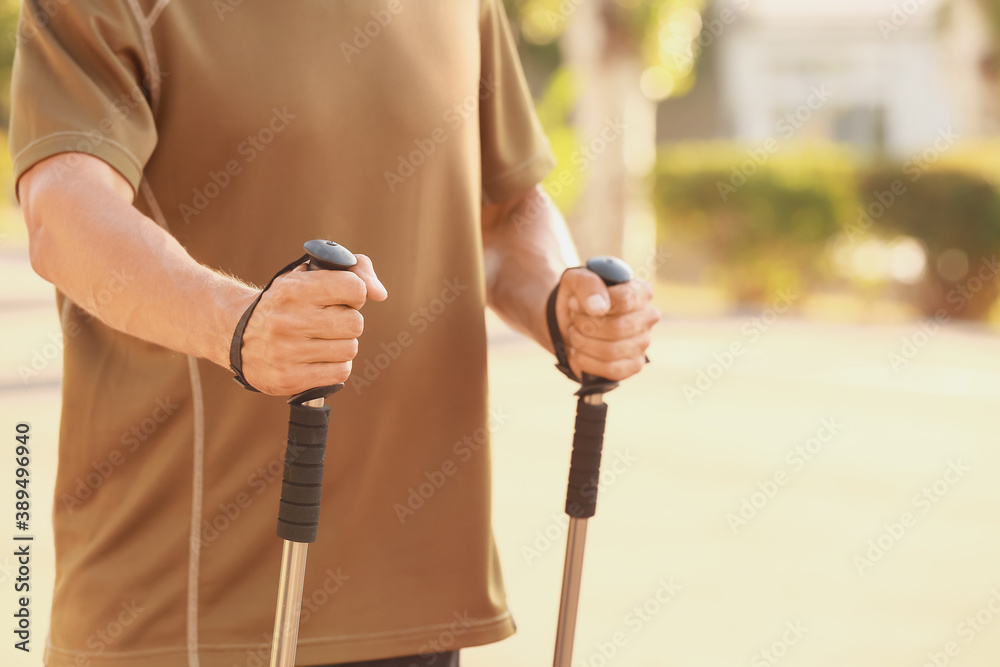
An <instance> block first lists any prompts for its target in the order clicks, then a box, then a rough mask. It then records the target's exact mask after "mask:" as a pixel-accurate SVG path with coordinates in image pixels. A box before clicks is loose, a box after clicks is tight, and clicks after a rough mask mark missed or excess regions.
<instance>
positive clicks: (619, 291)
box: [607, 280, 653, 315]
mask: <svg viewBox="0 0 1000 667" xmlns="http://www.w3.org/2000/svg"><path fill="white" fill-rule="evenodd" d="M608 295H609V296H610V297H611V308H609V309H608V312H607V314H608V315H623V314H625V313H630V312H632V311H633V310H638V309H640V308H642V307H643V306H645V305H646V304H647V303H649V302H650V301H652V300H653V286H652V285H650V284H649V283H648V282H646V281H645V280H630V281H628V282H627V283H622V284H621V285H615V286H614V287H609V288H608Z"/></svg>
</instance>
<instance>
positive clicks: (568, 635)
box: [552, 394, 604, 667]
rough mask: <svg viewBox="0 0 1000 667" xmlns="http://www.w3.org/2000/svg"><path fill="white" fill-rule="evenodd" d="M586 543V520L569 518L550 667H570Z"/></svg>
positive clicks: (596, 399) (592, 400)
mask: <svg viewBox="0 0 1000 667" xmlns="http://www.w3.org/2000/svg"><path fill="white" fill-rule="evenodd" d="M603 397H604V394H591V395H589V396H586V397H585V398H584V399H583V400H584V401H585V402H587V403H589V404H590V405H601V403H603V402H604V400H603ZM586 545H587V519H578V518H576V517H570V520H569V531H568V532H567V534H566V560H565V562H564V563H563V580H562V595H561V597H560V599H559V625H558V626H557V627H556V651H555V657H554V658H553V661H552V665H553V667H570V663H571V662H572V660H573V641H574V639H575V637H576V614H577V609H579V606H580V581H581V579H582V578H583V551H584V548H585V547H586Z"/></svg>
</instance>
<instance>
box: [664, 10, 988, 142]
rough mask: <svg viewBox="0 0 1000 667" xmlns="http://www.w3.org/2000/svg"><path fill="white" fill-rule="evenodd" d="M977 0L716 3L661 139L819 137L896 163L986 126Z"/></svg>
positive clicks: (667, 108) (669, 105)
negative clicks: (691, 77) (943, 138)
mask: <svg viewBox="0 0 1000 667" xmlns="http://www.w3.org/2000/svg"><path fill="white" fill-rule="evenodd" d="M979 2H980V0H720V1H719V2H717V3H716V4H715V6H714V7H713V8H712V11H711V12H710V13H709V15H708V16H707V17H706V20H705V30H706V31H708V32H703V33H702V43H703V44H704V48H703V49H702V54H701V63H700V65H699V74H700V76H701V80H699V82H698V84H696V87H695V89H694V90H693V91H692V93H691V94H690V95H688V96H687V97H685V98H679V99H677V100H668V101H667V102H665V103H664V104H663V105H662V108H661V112H660V122H659V127H660V128H661V134H660V137H661V139H663V140H667V141H670V140H681V139H685V138H705V139H707V138H727V139H735V140H738V141H747V142H758V141H761V140H764V139H767V138H769V137H777V138H779V139H789V138H792V137H793V136H794V137H795V138H809V137H824V138H828V139H833V140H837V141H842V142H846V143H850V144H853V145H855V146H857V147H858V148H860V149H862V150H863V151H865V152H868V153H870V154H885V155H887V156H889V157H896V158H901V157H904V156H907V155H910V154H912V153H914V152H916V151H918V150H920V149H921V148H923V147H925V146H927V145H928V144H930V143H931V142H933V140H934V139H935V137H936V136H937V135H938V133H939V132H940V131H942V130H945V129H947V128H949V127H951V128H953V129H954V131H956V132H957V133H958V134H959V135H961V136H962V137H963V138H968V137H973V136H982V135H986V134H993V133H996V131H997V101H998V94H997V90H996V74H995V67H994V66H993V64H992V63H993V62H994V61H995V57H993V56H992V44H991V42H990V39H989V26H988V25H987V22H986V20H985V17H984V15H983V14H982V11H981V9H980V6H979ZM713 31H714V34H713ZM818 93H821V94H818ZM817 99H821V102H817Z"/></svg>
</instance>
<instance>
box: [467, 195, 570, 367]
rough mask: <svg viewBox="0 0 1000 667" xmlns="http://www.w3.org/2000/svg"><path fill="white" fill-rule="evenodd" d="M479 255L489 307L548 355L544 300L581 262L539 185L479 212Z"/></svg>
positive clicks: (560, 215)
mask: <svg viewBox="0 0 1000 667" xmlns="http://www.w3.org/2000/svg"><path fill="white" fill-rule="evenodd" d="M483 252H484V261H485V266H486V293H487V300H488V302H489V305H490V307H492V308H493V310H495V311H496V312H497V313H498V314H499V315H500V317H502V318H503V319H504V321H505V322H507V323H508V324H510V325H511V326H513V327H514V328H515V329H517V330H518V331H521V332H522V333H525V334H527V335H528V336H531V337H532V338H533V339H535V340H536V341H538V343H539V344H541V345H542V346H543V347H545V348H546V349H548V350H549V351H552V341H551V339H550V338H549V333H548V327H547V324H546V320H545V301H546V299H547V298H548V296H549V293H550V292H551V291H552V288H553V287H555V286H556V284H557V283H558V282H559V277H560V276H561V275H562V273H563V271H565V270H566V269H567V268H568V267H570V266H576V265H577V264H579V261H578V260H577V255H576V250H575V248H574V247H573V243H572V241H571V240H570V237H569V233H568V232H567V230H566V224H565V222H564V221H563V218H562V214H561V213H560V212H559V209H558V208H556V205H555V204H554V203H553V202H552V200H551V199H550V198H549V197H548V195H546V194H545V192H544V190H542V188H541V187H540V186H538V187H536V188H534V189H533V190H531V191H529V192H528V193H527V194H526V195H525V196H523V197H521V198H518V199H515V200H511V201H509V202H505V203H503V204H499V205H490V206H485V207H484V208H483Z"/></svg>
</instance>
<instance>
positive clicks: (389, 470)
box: [11, 0, 658, 667]
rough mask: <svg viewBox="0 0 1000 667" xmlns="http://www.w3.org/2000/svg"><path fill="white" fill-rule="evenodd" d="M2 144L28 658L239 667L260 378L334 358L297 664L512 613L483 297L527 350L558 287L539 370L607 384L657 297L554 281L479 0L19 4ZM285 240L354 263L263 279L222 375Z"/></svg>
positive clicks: (263, 590)
mask: <svg viewBox="0 0 1000 667" xmlns="http://www.w3.org/2000/svg"><path fill="white" fill-rule="evenodd" d="M11 147H12V152H13V156H14V168H15V175H16V177H17V178H18V194H19V198H20V201H21V204H22V206H23V210H24V215H25V219H26V221H27V224H28V228H29V232H30V251H31V260H32V265H33V267H34V268H35V270H36V271H37V272H38V273H39V274H40V275H41V276H43V277H44V278H46V279H47V280H49V281H51V282H52V283H53V284H54V285H55V286H56V287H57V289H58V293H57V300H58V305H59V308H60V312H61V315H62V326H63V331H64V335H65V361H64V365H65V370H64V379H63V421H62V430H61V436H60V444H59V472H58V478H57V482H56V510H55V517H54V523H55V536H56V545H55V546H56V557H57V581H56V587H55V599H54V605H53V610H52V630H51V635H50V638H49V642H48V647H47V651H46V664H47V665H50V666H51V667H62V666H64V665H65V666H69V665H76V666H79V665H89V666H91V667H118V666H121V665H126V664H127V665H130V666H135V667H175V666H179V665H187V666H189V667H194V666H198V665H200V666H202V667H230V666H232V665H247V666H248V667H249V666H253V665H258V664H264V663H266V656H267V651H268V647H269V640H268V637H269V634H270V629H271V624H272V621H273V613H274V601H275V596H276V588H277V571H278V561H279V558H280V541H279V540H278V539H277V538H276V537H275V536H274V532H273V531H274V521H275V512H276V507H277V497H278V489H279V488H280V481H279V480H280V474H281V465H280V461H281V457H282V450H283V445H284V429H285V424H286V423H287V422H286V420H287V407H286V406H285V404H284V401H282V400H278V399H275V398H271V397H270V396H267V394H270V395H273V396H287V395H289V394H292V393H296V392H299V391H302V390H305V389H308V388H310V387H313V386H317V385H327V384H332V383H337V382H342V381H345V380H346V381H348V384H347V387H346V388H345V389H344V390H343V391H342V392H340V393H339V394H337V396H336V397H335V399H333V400H332V401H331V403H332V408H333V412H332V419H331V429H330V439H329V441H330V447H329V449H328V455H327V472H326V478H325V483H324V486H325V488H324V493H323V514H322V517H323V523H322V525H321V528H320V535H319V538H318V541H317V542H316V543H315V544H314V545H313V547H312V548H311V550H310V557H309V569H308V572H307V577H306V584H305V602H304V607H303V617H302V626H301V632H300V640H299V641H300V644H299V650H298V662H299V664H302V665H319V664H332V663H337V664H341V663H354V662H361V661H372V660H380V661H381V660H384V662H378V663H376V664H379V665H411V664H416V665H431V664H435V665H447V664H456V665H457V663H458V659H457V650H458V649H459V648H462V647H466V646H474V645H479V644H484V643H488V642H493V641H497V640H500V639H502V638H504V637H506V636H508V635H510V634H511V633H512V632H513V631H514V625H513V621H512V620H511V617H510V614H509V612H508V611H507V608H506V603H505V600H504V593H503V584H502V581H501V577H500V573H499V569H498V563H497V559H496V552H495V549H494V545H493V539H492V535H491V531H490V487H489V448H488V429H489V422H490V415H489V412H488V408H487V396H486V365H485V363H486V346H485V329H484V318H483V309H484V307H485V305H486V304H487V303H488V304H489V305H490V306H492V307H493V308H494V309H495V310H496V311H497V312H499V313H500V314H501V315H502V316H503V317H504V318H505V319H506V320H507V321H508V322H510V323H511V324H512V325H514V326H515V327H517V328H518V329H520V330H521V331H523V332H525V333H526V334H528V335H530V336H531V337H533V338H534V339H535V340H537V341H538V342H539V343H541V344H542V345H545V346H547V347H549V348H550V349H551V342H550V340H549V334H548V332H547V330H546V321H545V314H544V310H545V307H544V306H545V301H546V298H547V296H548V294H549V293H550V291H551V290H552V288H553V287H554V286H555V285H556V284H557V283H560V276H562V278H561V289H560V293H559V294H560V296H559V302H558V308H557V312H558V320H559V326H560V330H561V332H562V335H563V337H564V338H565V340H566V341H567V343H568V345H569V347H570V351H569V358H570V363H571V365H572V367H573V369H574V370H575V371H576V372H577V373H579V372H581V371H586V372H590V373H594V374H598V375H603V376H607V377H610V378H613V379H623V378H625V377H627V376H630V375H632V374H634V373H636V372H638V370H639V369H640V368H641V366H642V363H643V358H644V352H645V350H646V347H647V345H648V343H649V330H650V328H651V326H652V325H653V323H654V322H655V321H656V319H657V318H658V314H657V313H656V311H655V310H654V309H653V308H652V307H651V306H650V288H649V286H648V285H647V284H645V283H641V282H638V281H633V282H632V283H629V284H627V285H622V286H618V287H615V288H613V289H611V290H608V289H606V288H605V287H604V285H603V284H602V283H601V281H600V280H599V279H598V278H597V277H596V276H595V275H594V274H591V273H589V272H587V271H582V270H577V271H570V272H567V273H565V274H563V270H564V269H565V268H566V267H567V266H572V265H574V264H576V263H577V262H576V259H575V258H574V257H572V249H571V246H570V245H569V243H568V240H567V236H566V234H565V229H564V226H563V223H562V221H561V219H560V216H559V214H558V212H557V210H556V209H555V208H554V206H553V205H552V203H551V202H550V200H549V199H548V198H547V197H546V196H545V195H544V193H543V191H542V190H541V189H540V188H539V186H538V182H539V181H540V179H541V178H542V177H543V176H544V175H545V174H546V173H547V172H548V171H549V169H550V168H551V166H552V160H551V157H550V154H549V151H548V148H547V142H546V140H545V138H544V136H543V134H542V132H541V130H540V128H539V125H538V122H537V119H536V118H535V116H534V114H533V111H532V106H531V99H530V96H529V94H528V91H527V88H526V86H525V83H524V80H523V75H522V73H521V71H520V66H519V64H518V61H517V56H516V50H515V48H514V44H513V41H512V38H511V34H510V29H509V27H508V24H507V19H506V17H505V15H504V12H503V8H502V4H501V2H500V0H482V1H481V2H470V1H469V0H436V1H435V2H433V3H430V2H426V3H423V2H413V1H412V0H341V1H338V2H330V1H325V2H321V1H318V0H304V1H299V2H291V3H285V2H283V3H277V2H275V3H263V2H236V1H233V0H219V1H217V2H211V3H210V2H195V1H193V0H173V2H170V1H169V0H113V1H111V2H97V1H96V0H79V1H74V2H61V1H60V2H41V1H40V0H26V1H25V2H24V5H23V13H22V24H21V28H20V30H19V44H18V52H17V57H16V63H15V74H14V84H13V112H12V122H11ZM311 238H330V239H333V240H335V241H337V242H340V243H342V244H344V245H345V246H346V247H347V248H350V249H352V250H357V251H363V252H364V253H366V254H367V255H370V256H371V257H372V258H374V259H375V261H376V263H377V265H378V267H379V272H378V275H376V272H375V269H374V268H373V265H372V262H371V261H369V260H368V259H367V257H365V256H364V255H359V256H358V260H359V263H358V266H357V267H356V268H355V269H354V270H353V271H352V272H322V271H317V272H306V271H304V270H302V268H301V267H300V268H299V269H297V270H295V271H292V272H290V273H288V274H286V275H285V276H283V277H281V278H278V279H277V280H276V281H275V282H274V284H273V286H272V287H271V288H270V289H269V290H267V292H266V293H265V294H264V296H263V299H262V301H261V303H260V305H259V306H258V307H257V310H256V311H255V312H254V314H253V316H252V317H251V319H250V321H249V323H248V325H247V327H246V331H245V336H244V339H243V347H242V363H243V371H244V375H245V377H246V379H247V381H248V382H249V383H250V384H251V385H253V386H254V387H256V388H257V389H258V390H260V392H262V393H251V392H248V391H245V390H243V389H241V388H240V387H239V386H237V385H236V384H234V383H233V381H232V372H231V371H229V370H228V366H229V346H230V342H231V339H232V337H233V333H234V329H235V327H236V324H237V322H238V320H239V319H240V316H241V315H242V313H243V312H244V311H245V310H246V308H247V307H248V305H249V304H250V303H251V302H252V300H253V299H254V298H255V296H256V295H257V294H258V292H259V289H258V288H255V287H252V286H251V285H250V283H252V284H254V285H263V284H264V283H265V282H266V281H267V280H268V279H269V278H270V277H271V275H272V274H273V272H274V271H276V270H277V269H278V268H279V267H281V266H283V265H284V264H286V263H287V262H288V261H290V260H291V259H292V258H294V257H296V256H298V255H299V254H300V253H301V244H302V242H303V241H305V240H308V239H311ZM383 284H384V285H385V286H388V288H389V291H390V292H391V296H390V297H389V298H388V300H386V298H387V296H388V295H389V293H388V292H387V290H386V287H384V286H383ZM369 300H372V301H375V302H381V301H383V300H385V303H373V304H367V305H366V303H367V301H369ZM363 306H364V318H363V319H362V316H361V312H360V311H361V310H362V307H363ZM362 328H364V329H365V333H364V345H363V346H361V348H360V352H359V346H358V338H359V336H360V335H361V333H362ZM352 368H353V375H352V374H351V373H352ZM95 470H99V471H103V472H102V474H100V475H98V476H96V477H95V476H94V475H91V474H90V473H92V472H93V471H95ZM442 471H444V472H443V473H442ZM429 479H432V480H435V482H436V483H434V484H432V486H433V487H434V490H433V494H424V496H428V497H424V496H421V499H422V500H423V502H422V503H417V502H415V501H413V500H412V499H411V498H410V496H411V493H412V492H413V489H415V488H417V487H420V486H421V484H422V483H423V482H426V481H428V480H429ZM401 656H412V657H401Z"/></svg>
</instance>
